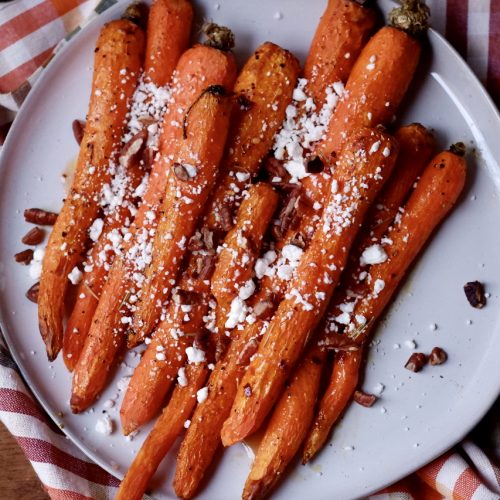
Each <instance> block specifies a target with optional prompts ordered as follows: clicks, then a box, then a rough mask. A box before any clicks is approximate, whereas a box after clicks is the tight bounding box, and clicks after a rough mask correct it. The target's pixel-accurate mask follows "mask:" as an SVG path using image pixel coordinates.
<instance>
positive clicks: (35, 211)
mask: <svg viewBox="0 0 500 500" xmlns="http://www.w3.org/2000/svg"><path fill="white" fill-rule="evenodd" d="M57 215H58V214H55V213H54V212H47V210H42V209H41V208H27V209H26V210H25V211H24V220H25V221H26V222H31V223H32V224H39V225H40V226H53V225H54V224H55V223H56V219H57Z"/></svg>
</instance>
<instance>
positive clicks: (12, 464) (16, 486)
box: [0, 423, 49, 500]
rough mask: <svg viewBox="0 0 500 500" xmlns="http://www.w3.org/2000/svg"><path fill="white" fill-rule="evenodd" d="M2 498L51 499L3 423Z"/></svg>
mask: <svg viewBox="0 0 500 500" xmlns="http://www.w3.org/2000/svg"><path fill="white" fill-rule="evenodd" d="M0 498H2V500H47V499H49V495H47V493H46V492H45V490H44V489H43V486H42V483H41V482H40V480H39V479H38V477H37V475H36V474H35V471H34V470H33V468H32V467H31V464H30V463H29V462H28V460H27V459H26V457H25V456H24V454H23V452H22V451H21V449H20V448H19V446H18V444H17V443H16V440H15V439H14V438H13V437H12V436H11V435H10V434H9V431H7V429H6V428H5V427H4V425H3V424H2V423H0Z"/></svg>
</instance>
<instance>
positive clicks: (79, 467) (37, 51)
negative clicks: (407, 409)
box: [0, 0, 500, 500]
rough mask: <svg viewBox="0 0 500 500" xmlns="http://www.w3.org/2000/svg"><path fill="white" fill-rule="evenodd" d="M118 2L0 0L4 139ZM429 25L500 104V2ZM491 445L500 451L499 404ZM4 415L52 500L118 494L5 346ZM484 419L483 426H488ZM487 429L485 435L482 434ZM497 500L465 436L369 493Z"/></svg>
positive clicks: (450, 10) (444, 13)
mask: <svg viewBox="0 0 500 500" xmlns="http://www.w3.org/2000/svg"><path fill="white" fill-rule="evenodd" d="M116 1H117V0H104V1H101V2H99V1H98V0H17V1H14V2H10V3H3V4H2V3H0V144H1V143H2V142H3V141H2V139H3V138H5V135H6V133H7V130H8V127H9V125H10V123H11V122H12V120H13V118H14V116H15V113H16V112H17V111H18V110H19V107H20V106H21V104H22V102H23V101H24V99H25V97H26V95H27V94H28V92H29V90H30V89H31V87H32V85H33V84H34V82H35V81H36V79H37V78H38V77H39V75H40V73H41V72H42V71H43V67H44V66H45V65H47V64H48V62H49V61H50V59H51V57H52V56H53V54H54V53H55V52H56V51H57V50H59V49H60V48H61V47H62V46H63V45H64V44H65V41H67V40H68V39H69V38H70V37H71V36H73V34H74V33H76V32H77V31H78V30H79V29H80V28H81V26H82V25H84V24H85V23H86V22H88V21H89V20H90V19H91V18H93V17H94V16H96V15H98V14H99V13H100V12H102V11H103V10H105V9H106V8H108V7H109V6H110V5H112V4H114V3H116ZM428 4H429V6H430V7H431V10H432V13H433V17H432V25H433V27H434V28H435V29H437V30H438V31H440V32H441V33H443V34H444V35H445V36H447V38H448V39H449V40H450V41H451V42H452V44H453V45H454V46H455V47H456V48H457V50H458V51H459V52H460V53H461V54H462V56H463V57H464V58H465V59H466V60H467V62H468V63H469V65H470V66H471V67H472V69H473V70H474V71H475V72H476V74H477V75H478V77H479V78H480V80H481V81H482V82H483V83H484V84H485V85H486V88H487V89H488V90H489V92H490V93H491V95H492V97H493V98H494V100H495V101H496V102H497V104H498V103H500V0H447V1H446V0H429V1H428ZM495 411H496V415H495V414H494V416H493V418H492V419H491V420H492V421H493V426H492V430H491V432H492V436H490V437H492V439H493V441H494V440H495V439H496V443H495V444H496V447H495V446H493V448H492V449H491V450H490V452H491V451H492V452H493V453H495V452H496V458H497V459H498V458H499V456H500V439H499V438H500V435H499V433H500V428H499V423H498V405H497V410H495V409H494V410H493V412H495ZM0 419H1V420H2V422H3V423H4V424H5V425H6V426H7V428H8V429H9V430H10V432H11V433H12V434H13V436H14V437H15V438H16V440H17V442H18V443H19V445H20V447H21V448H22V449H23V451H24V453H25V455H26V457H27V458H28V459H29V460H30V462H31V464H32V465H33V468H34V469H35V471H36V473H37V474H38V476H39V477H40V479H41V481H42V483H43V484H44V486H45V488H46V490H47V491H48V493H49V495H50V496H51V498H53V499H56V500H59V499H61V500H62V499H64V500H84V499H96V500H98V499H108V498H113V497H114V494H115V493H116V488H117V486H118V484H119V481H118V480H117V479H116V478H115V477H113V476H112V475H110V474H108V473H107V472H105V471H103V470H102V469H101V468H100V467H99V466H97V465H96V464H94V463H92V462H91V461H90V460H89V459H88V458H87V457H85V456H84V455H83V454H82V453H81V452H80V451H79V450H78V449H77V448H76V446H74V445H73V444H72V443H71V442H70V441H69V440H68V439H66V438H65V437H64V436H63V434H62V433H61V431H60V430H59V429H58V428H57V427H55V426H54V424H53V423H52V422H51V420H50V419H49V418H48V417H47V415H46V414H45V413H44V411H43V410H42V409H41V408H40V406H39V405H38V403H37V402H36V401H35V400H34V398H33V396H32V395H31V393H30V391H29V390H28V389H27V388H26V386H25V384H24V382H23V380H22V378H21V376H20V374H19V372H18V370H17V367H16V365H15V363H14V361H13V360H12V358H11V357H10V354H9V352H8V351H7V349H6V348H5V346H4V345H3V344H1V343H0ZM485 425H486V424H484V423H483V424H482V426H483V429H484V428H485ZM483 434H484V433H483ZM443 497H445V498H453V499H456V500H494V499H497V500H498V499H500V469H499V468H498V467H497V466H495V465H494V463H493V461H492V460H490V459H489V458H488V456H487V455H486V454H485V453H484V452H483V451H482V450H481V449H480V448H479V447H478V446H476V445H475V444H474V443H473V442H472V440H471V439H469V438H468V439H466V440H465V441H463V442H462V443H461V444H460V445H459V446H457V447H456V448H455V449H453V450H451V451H449V452H448V453H446V454H445V455H443V456H442V457H440V458H438V459H437V460H434V461H433V462H432V463H430V464H429V465H427V466H426V467H423V468H422V469H420V470H419V471H417V472H416V473H415V474H413V475H411V476H409V477H408V478H406V479H404V480H403V481H399V482H398V483H396V484H395V485H393V486H392V487H390V488H386V489H385V490H383V491H382V492H380V493H378V494H377V495H373V496H372V498H374V499H377V500H385V499H398V500H406V499H413V498H414V499H422V498H424V499H429V500H433V499H438V498H443Z"/></svg>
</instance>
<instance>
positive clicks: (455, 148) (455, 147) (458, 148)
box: [450, 142, 467, 157]
mask: <svg viewBox="0 0 500 500" xmlns="http://www.w3.org/2000/svg"><path fill="white" fill-rule="evenodd" d="M466 152H467V147H466V145H465V144H464V143H463V142H456V143H455V144H452V145H451V146H450V153H453V154H454V155H457V156H460V157H462V156H465V153H466Z"/></svg>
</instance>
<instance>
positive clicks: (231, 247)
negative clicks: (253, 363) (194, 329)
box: [211, 183, 278, 335]
mask: <svg viewBox="0 0 500 500" xmlns="http://www.w3.org/2000/svg"><path fill="white" fill-rule="evenodd" d="M277 205H278V194H277V193H276V191H275V190H274V189H273V188H272V187H271V186H270V185H269V184H264V183H259V184H256V185H254V186H252V187H251V188H250V189H249V191H248V197H247V198H246V199H245V200H243V202H242V204H241V206H240V209H239V210H238V215H237V217H236V224H235V226H234V227H233V229H231V231H229V233H228V234H227V235H226V237H225V239H224V243H223V245H222V250H221V252H220V253H219V256H218V258H217V264H216V266H215V270H214V274H213V275H212V282H211V291H212V295H213V296H214V297H215V300H216V301H217V309H216V314H217V322H216V326H217V329H218V334H219V335H224V334H225V331H226V329H227V330H232V329H233V328H234V327H235V326H236V324H237V322H238V319H237V318H236V319H235V318H232V317H230V310H231V307H232V304H233V300H234V301H236V302H238V301H244V300H246V299H247V298H248V297H249V296H251V295H252V294H253V292H254V290H255V283H254V281H253V280H252V275H253V266H254V263H255V260H256V259H257V257H258V255H259V251H260V248H261V245H262V240H263V238H264V235H265V233H266V230H267V227H268V225H269V222H270V221H271V217H272V216H273V214H274V211H275V210H276V206H277Z"/></svg>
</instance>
